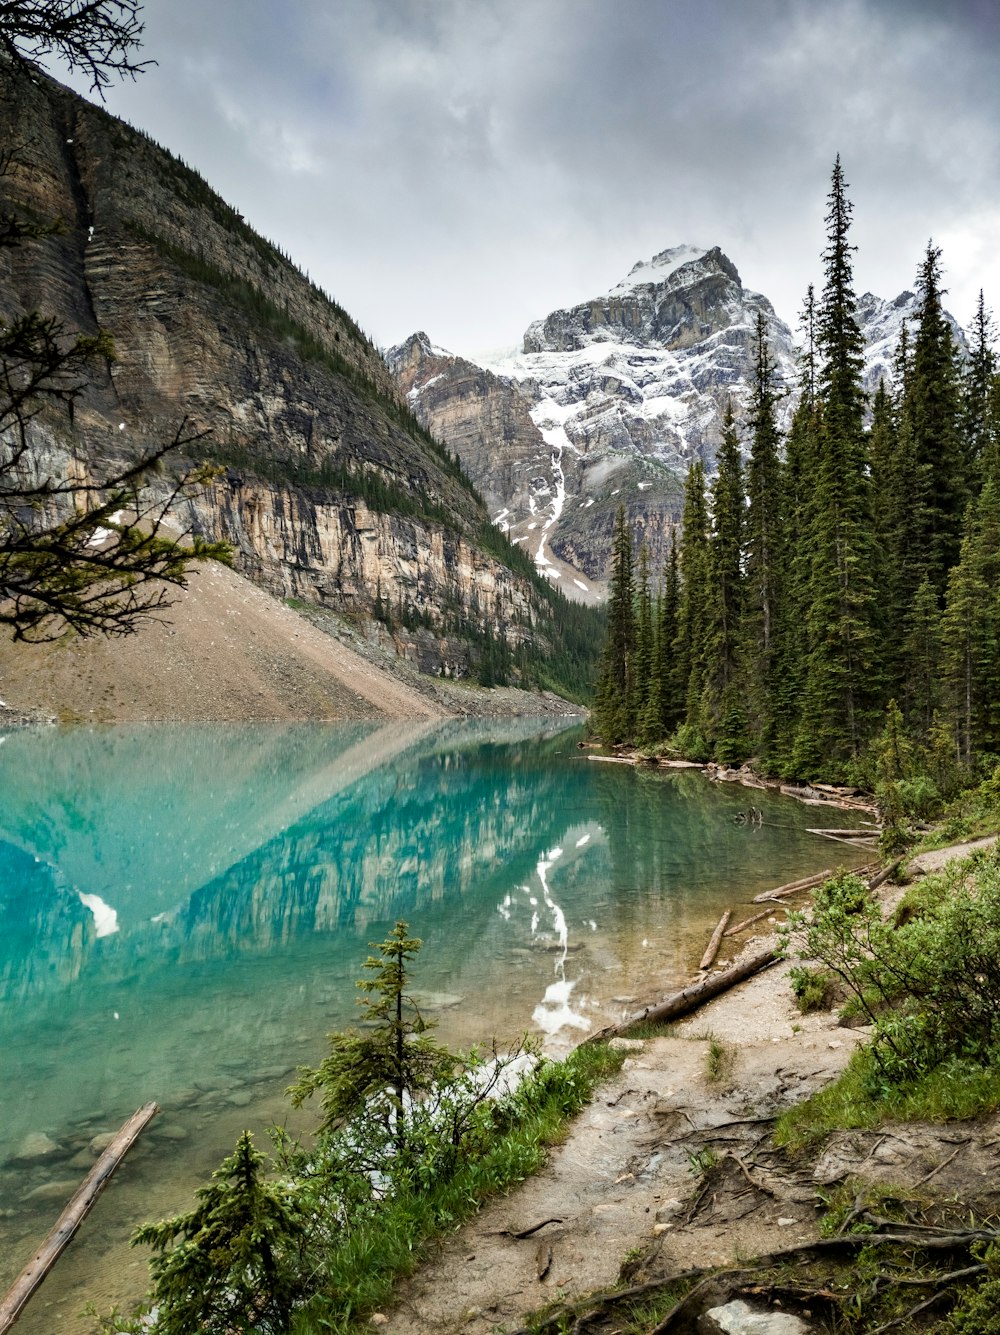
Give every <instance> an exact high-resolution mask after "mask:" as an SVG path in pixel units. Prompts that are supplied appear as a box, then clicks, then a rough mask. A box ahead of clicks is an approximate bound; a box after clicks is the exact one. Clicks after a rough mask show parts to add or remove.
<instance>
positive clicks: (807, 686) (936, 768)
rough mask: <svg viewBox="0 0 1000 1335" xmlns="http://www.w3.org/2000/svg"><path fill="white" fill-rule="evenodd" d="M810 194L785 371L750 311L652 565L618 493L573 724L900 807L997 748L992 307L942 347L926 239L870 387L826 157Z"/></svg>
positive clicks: (999, 484) (998, 579)
mask: <svg viewBox="0 0 1000 1335" xmlns="http://www.w3.org/2000/svg"><path fill="white" fill-rule="evenodd" d="M827 202H828V208H827V212H826V247H825V249H824V250H823V252H822V261H823V266H824V269H823V271H824V282H823V287H822V290H821V291H820V292H816V291H815V290H814V289H813V288H810V290H809V292H808V295H807V297H806V300H805V305H804V311H803V315H802V320H801V328H802V340H803V346H802V352H801V355H800V359H799V377H798V384H797V386H788V385H783V384H780V383H779V382H778V379H777V376H776V371H775V363H774V360H773V358H772V355H771V352H770V350H769V347H768V342H767V337H766V331H765V328H764V321H763V317H758V321H757V328H756V345H755V358H754V377H753V381H752V387H751V395H750V401H749V405H748V409H747V411H746V413H745V414H744V415H743V416H742V420H739V421H737V420H736V417H735V415H734V411H733V409H732V408H731V407H730V409H729V411H728V412H727V414H726V418H725V422H724V428H723V438H722V443H721V447H720V449H719V453H718V461H717V473H716V475H715V476H714V478H712V479H711V481H709V480H708V479H707V478H706V473H705V469H704V466H703V464H702V463H701V461H699V460H697V459H696V460H695V461H694V462H693V463H692V464H691V467H690V469H689V472H688V475H687V482H686V489H685V500H684V510H683V518H682V523H681V528H680V533H679V535H677V537H676V539H675V542H674V545H673V548H672V552H671V557H670V560H669V562H668V563H667V565H666V568H665V569H663V570H662V571H657V572H654V571H653V570H651V568H650V560H649V555H648V553H647V551H646V550H645V548H644V547H642V546H640V548H639V550H638V552H636V551H635V550H634V544H633V537H632V534H631V533H630V532H629V531H628V528H627V526H626V523H625V517H624V512H623V511H622V512H619V515H618V520H617V525H616V532H615V542H614V560H613V569H612V578H611V585H610V600H609V605H608V634H607V640H606V644H605V648H604V654H603V658H602V662H601V666H600V670H599V678H598V682H597V688H596V698H595V708H594V714H593V722H592V727H593V730H594V731H595V733H596V734H597V735H598V736H599V737H600V738H601V740H602V741H604V742H605V743H607V744H625V745H639V746H641V747H643V748H651V749H659V750H662V751H673V752H675V753H677V754H680V755H683V756H685V757H687V758H691V759H696V760H705V761H707V760H715V761H717V762H719V763H723V764H739V763H741V762H743V761H745V760H747V759H748V758H751V757H754V758H756V760H757V763H758V765H759V767H760V768H761V769H762V770H764V771H765V772H768V773H770V774H774V775H779V776H788V777H791V776H794V777H796V778H802V779H813V780H827V781H831V782H842V781H849V782H857V783H863V784H865V785H866V786H869V785H876V784H879V783H880V782H881V783H882V784H884V783H885V782H886V781H888V782H891V783H892V784H894V785H895V786H896V791H897V795H901V800H902V801H903V804H904V806H908V807H910V808H914V807H915V808H918V809H919V807H920V806H921V805H922V804H923V805H926V804H928V803H932V802H933V801H934V800H936V799H937V798H938V797H945V796H948V795H949V793H950V792H952V791H954V789H955V788H956V787H957V786H959V785H960V784H961V783H962V782H963V781H964V780H965V779H967V778H970V777H972V776H973V774H975V773H976V772H978V771H980V770H982V769H984V768H987V769H988V768H989V767H990V764H991V762H992V760H993V759H994V758H995V755H996V753H998V752H1000V377H998V374H997V365H996V356H995V351H994V347H993V327H992V320H991V316H990V313H989V311H988V309H987V307H986V306H985V305H984V302H983V297H982V293H980V297H979V303H978V308H977V311H976V314H975V318H974V321H973V325H972V330H971V335H970V339H969V346H968V349H967V350H965V349H962V348H960V346H959V344H958V342H957V340H956V338H955V335H954V334H953V331H952V326H951V324H950V322H949V319H948V316H947V315H946V313H945V310H944V307H943V304H942V298H943V295H944V288H943V286H942V258H941V252H940V250H939V249H938V248H936V247H935V246H934V244H933V243H929V244H928V246H927V250H926V253H925V255H924V257H923V259H922V261H921V263H920V265H919V269H918V273H917V284H918V297H919V317H918V319H917V320H916V321H915V327H912V328H910V329H907V328H906V326H904V328H903V333H902V335H901V337H900V341H899V343H898V346H897V349H896V356H895V369H894V375H893V376H892V380H891V383H886V382H885V380H884V379H883V380H882V381H881V382H880V384H879V386H878V388H877V391H876V392H875V393H874V394H872V395H868V394H866V393H865V390H864V386H863V378H862V365H863V363H862V353H863V340H862V335H861V331H860V327H859V322H858V318H857V298H856V295H855V291H854V287H853V255H854V251H855V247H854V246H852V244H851V240H850V229H851V215H852V206H851V203H850V200H849V198H848V194H847V185H846V182H845V179H844V173H843V169H842V166H841V162H840V159H839V157H838V159H837V161H836V163H835V165H834V168H833V173H832V180H831V187H830V192H829V196H828V201H827ZM788 395H794V396H795V405H796V406H795V408H794V412H793V413H792V414H791V416H790V419H789V425H788V428H787V430H782V429H781V427H780V425H779V417H780V416H781V414H780V409H781V406H782V400H783V399H785V397H786V396H788Z"/></svg>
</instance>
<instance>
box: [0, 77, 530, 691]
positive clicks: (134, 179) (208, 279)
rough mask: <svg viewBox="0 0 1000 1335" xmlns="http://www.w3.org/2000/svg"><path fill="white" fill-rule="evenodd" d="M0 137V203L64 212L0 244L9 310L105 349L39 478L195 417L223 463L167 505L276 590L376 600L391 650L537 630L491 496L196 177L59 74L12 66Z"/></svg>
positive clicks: (114, 453) (17, 210)
mask: <svg viewBox="0 0 1000 1335" xmlns="http://www.w3.org/2000/svg"><path fill="white" fill-rule="evenodd" d="M0 142H3V143H4V144H7V145H12V146H14V150H15V151H14V153H13V157H12V161H11V163H10V165H9V168H8V170H7V172H6V174H5V175H4V176H2V177H0V210H2V211H6V212H12V213H14V214H16V215H20V216H22V217H27V218H30V219H37V220H51V219H55V218H59V219H61V221H62V228H61V231H60V232H59V234H57V235H54V236H50V237H46V238H44V239H42V240H40V241H37V242H30V243H26V244H24V245H23V246H21V247H20V248H18V249H16V250H13V251H11V250H3V251H0V319H4V318H6V319H10V318H11V317H13V316H16V315H18V314H20V313H21V312H23V311H26V310H31V309H39V310H41V311H43V312H45V313H46V314H48V315H52V316H55V317H57V318H58V319H59V320H61V321H62V322H63V324H64V325H65V327H66V328H67V329H68V330H73V331H82V332H85V333H91V332H95V331H97V330H98V329H103V330H106V331H108V332H109V333H110V334H111V336H112V338H113V340H114V347H115V359H114V360H113V361H112V362H111V363H110V364H108V365H99V366H95V367H94V368H93V374H92V376H91V379H90V383H89V385H88V386H87V387H86V389H85V391H84V392H83V394H82V395H81V397H80V399H79V401H78V403H77V406H76V411H75V414H74V416H73V418H72V420H71V419H70V418H69V417H68V416H67V415H66V414H65V413H63V412H60V411H57V410H56V409H55V408H51V407H50V408H47V409H46V410H45V411H44V412H43V413H42V414H40V415H39V417H37V418H36V419H35V421H34V422H33V423H32V426H31V432H32V445H33V451H34V461H35V464H36V467H37V468H38V469H39V471H41V472H49V473H51V474H53V475H56V476H65V475H66V474H67V473H68V472H69V471H70V470H71V469H72V470H75V471H76V472H77V473H81V472H82V473H84V474H86V473H89V474H90V475H91V476H93V477H95V478H98V479H100V478H101V477H102V476H107V475H108V473H109V472H110V471H111V470H113V469H117V468H120V467H121V465H122V463H123V462H124V461H126V460H132V459H135V458H136V457H137V456H139V455H140V454H142V453H145V452H146V451H148V450H149V449H150V448H152V447H153V446H155V445H158V444H159V443H160V442H162V441H163V440H164V439H170V438H172V437H173V435H174V433H175V431H176V430H177V428H178V427H179V425H180V424H181V422H182V421H185V422H186V427H187V431H188V434H191V433H197V432H203V431H207V432H208V433H209V435H208V436H207V438H206V439H205V440H204V441H202V442H199V443H198V445H197V446H196V447H192V449H193V450H194V452H195V453H196V454H197V455H198V456H199V457H201V456H207V457H209V458H211V459H213V460H215V461H217V462H218V463H220V464H221V465H223V466H224V471H223V472H222V474H221V475H220V477H219V478H218V480H217V481H216V483H215V484H214V485H213V486H212V487H211V488H210V489H209V490H207V491H205V492H204V493H202V494H200V495H199V496H198V497H196V498H195V499H194V500H193V501H192V502H191V508H190V511H189V512H188V513H186V514H183V515H181V516H179V518H180V519H181V520H182V521H185V522H192V521H193V523H194V526H195V529H196V530H197V531H199V532H201V533H203V534H204V535H206V536H208V537H211V538H222V539H225V540H227V541H229V542H230V543H231V544H232V545H233V548H234V551H235V560H236V564H237V567H238V568H239V569H240V570H242V571H243V572H245V573H247V574H249V575H250V576H251V577H252V578H253V579H255V580H256V581H257V582H259V583H260V584H262V585H264V586H265V587H266V588H268V589H269V590H271V591H272V592H274V593H275V594H277V595H279V596H282V597H294V598H300V599H303V600H307V601H310V602H316V603H319V604H322V605H324V606H328V607H332V608H335V609H337V610H339V611H346V612H358V613H370V612H372V611H373V610H375V611H382V613H383V620H384V621H385V622H386V623H391V624H392V625H393V626H394V627H395V633H396V634H397V636H398V637H400V647H401V648H405V647H406V645H405V642H406V640H407V636H408V632H407V631H406V630H405V629H404V627H405V626H411V627H412V626H414V625H418V626H420V627H421V628H423V630H424V631H425V636H424V638H425V640H426V638H427V636H426V632H427V631H430V632H432V634H440V635H445V634H448V633H452V634H454V633H456V632H459V631H464V632H467V633H469V634H471V635H472V637H473V639H475V636H476V634H482V633H485V632H487V631H488V632H489V634H490V635H493V636H502V637H504V638H506V639H507V640H508V642H509V643H510V644H512V645H515V644H517V643H519V642H521V641H523V640H526V639H527V640H530V639H532V638H533V637H536V636H537V635H538V634H542V633H543V632H544V629H545V626H546V625H547V624H548V623H549V622H550V621H551V606H550V600H549V601H547V600H546V599H545V598H544V597H542V596H541V595H540V594H539V592H538V590H537V588H535V587H534V586H533V584H532V581H531V579H529V578H528V577H527V576H526V573H525V570H524V569H523V568H522V569H521V570H520V571H517V572H515V571H514V570H512V569H511V568H510V566H509V565H508V564H505V561H504V546H503V542H502V541H498V540H497V535H496V534H495V533H493V532H491V531H490V530H489V523H488V514H487V512H486V510H485V509H484V507H483V504H482V501H481V500H480V498H479V497H478V496H477V495H476V494H475V491H474V490H473V488H472V487H471V486H470V484H469V483H468V480H467V479H466V477H465V476H464V474H463V473H462V471H461V469H460V468H459V467H458V466H457V464H456V462H455V460H454V458H453V457H452V456H451V455H450V454H449V453H448V452H447V451H446V450H444V449H443V448H442V447H440V446H439V445H437V443H436V442H435V441H434V440H432V439H431V437H430V436H429V435H428V434H427V433H426V432H425V431H424V430H423V429H422V428H421V427H420V426H419V425H418V424H417V422H416V421H415V419H414V418H413V417H412V415H411V414H410V412H409V411H408V409H407V408H406V406H405V404H404V403H403V402H402V401H401V399H400V397H399V395H398V391H397V389H396V387H395V385H394V382H393V380H392V378H391V376H390V374H389V372H388V370H387V369H386V366H385V364H384V362H383V361H382V359H381V357H380V356H379V354H378V352H377V351H376V349H375V348H374V347H373V346H372V344H371V343H370V342H369V341H368V339H366V338H365V337H364V335H363V334H362V333H361V331H360V330H359V329H358V327H357V326H356V324H355V323H354V321H353V320H351V318H350V317H349V316H348V315H347V314H346V312H344V311H343V310H341V309H340V308H339V307H338V306H337V305H336V303H334V302H333V301H331V300H330V299H329V298H328V297H327V296H326V295H325V294H324V293H322V292H321V291H320V290H319V289H318V288H316V287H315V286H314V285H313V284H311V283H310V282H309V281H308V279H307V278H305V277H304V276H303V275H302V274H301V273H299V272H298V271H297V270H296V269H295V268H294V267H293V266H292V265H291V264H290V263H289V262H288V260H287V259H286V258H285V257H284V256H283V255H282V254H281V253H280V252H279V251H278V250H277V249H276V248H275V247H274V246H273V245H271V244H270V243H269V242H267V241H265V240H263V239H262V238H261V237H259V236H257V235H256V234H255V233H254V232H253V231H252V230H251V229H250V228H249V227H247V225H246V224H245V223H244V222H243V220H242V219H241V218H240V216H239V215H238V214H237V213H235V212H234V211H233V210H232V209H231V208H229V207H228V206H227V205H226V204H225V203H224V202H223V201H222V200H221V199H220V198H219V197H218V196H217V195H216V194H214V192H213V191H211V190H210V189H209V187H208V186H207V185H206V184H205V182H204V181H203V180H202V179H201V178H200V177H199V176H197V175H196V174H195V173H194V172H192V171H190V170H189V169H188V168H186V167H185V166H184V165H183V164H182V163H181V162H179V161H178V160H177V159H175V158H173V157H172V156H171V155H170V154H169V153H167V152H165V151H164V150H162V149H161V148H159V147H157V146H156V145H155V144H154V143H152V142H151V141H150V140H148V139H147V138H145V137H143V136H142V135H140V134H139V133H137V132H136V131H134V130H132V129H131V128H129V127H128V126H126V125H124V124H123V123H122V122H120V121H118V120H116V119H115V118H114V117H111V116H109V115H107V114H106V113H105V112H104V111H102V110H101V109H100V108H97V107H94V106H91V105H90V104H88V103H86V102H85V101H83V100H82V99H80V98H78V97H77V96H75V95H74V94H73V93H71V92H69V91H68V90H66V89H64V88H62V87H60V86H59V85H58V84H55V83H53V82H52V81H50V80H48V79H45V78H42V77H39V78H37V79H35V80H33V81H29V80H28V79H27V78H24V77H17V78H15V77H14V76H13V74H12V73H11V72H10V71H8V70H5V71H4V79H3V83H2V88H0ZM183 462H184V461H178V462H177V465H176V466H177V467H178V468H179V467H181V466H182V463H183ZM188 462H189V461H188ZM421 652H422V655H423V660H424V661H425V665H426V666H429V667H432V668H433V667H434V666H435V664H434V662H433V661H431V662H426V660H427V658H428V651H427V648H426V645H424V647H423V648H422V651H421ZM448 655H449V659H450V665H451V666H452V667H453V668H454V669H455V670H458V671H460V672H461V671H465V670H467V669H468V666H469V662H468V655H467V654H466V655H464V658H465V661H464V662H463V661H455V657H456V655H455V649H454V645H451V646H450V647H449V650H448ZM429 656H430V659H431V660H433V658H434V653H433V650H432V651H430V655H429ZM472 657H473V658H474V657H475V652H474V651H473V654H472ZM462 658H463V654H462V653H461V652H459V654H458V660H462ZM437 666H438V667H439V668H440V666H441V664H440V663H438V664H437Z"/></svg>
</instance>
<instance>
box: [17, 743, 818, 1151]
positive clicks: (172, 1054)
mask: <svg viewBox="0 0 1000 1335" xmlns="http://www.w3.org/2000/svg"><path fill="white" fill-rule="evenodd" d="M578 735H579V734H578V732H575V731H565V730H564V731H561V732H560V731H559V730H558V728H555V729H554V728H551V727H549V728H545V726H544V724H543V725H540V723H539V721H538V720H525V721H521V722H518V723H514V724H506V725H504V724H501V725H497V724H496V723H489V724H485V723H457V722H451V723H446V724H443V725H442V724H428V723H420V724H415V725H412V726H407V725H405V724H399V723H395V724H393V725H392V726H391V727H383V728H378V727H372V726H370V725H359V726H346V727H330V726H305V725H297V726H282V727H253V728H239V727H220V728H206V727H198V728H192V727H179V726H178V727H167V726H156V727H152V726H151V727H128V728H101V729H86V730H85V729H74V730H57V729H51V730H40V731H25V732H22V733H15V734H12V735H9V736H8V737H7V738H6V739H5V740H4V744H3V746H0V792H2V794H3V803H2V809H0V1050H2V1052H3V1071H2V1074H3V1081H2V1084H0V1104H2V1117H0V1164H2V1162H3V1160H4V1159H6V1158H7V1157H8V1155H9V1154H10V1153H11V1152H12V1150H11V1147H12V1146H13V1145H16V1144H17V1143H18V1142H19V1140H20V1139H21V1138H22V1137H23V1136H24V1135H25V1134H26V1133H27V1132H28V1131H35V1130H44V1131H46V1132H48V1133H49V1134H51V1135H54V1136H57V1137H58V1135H59V1134H60V1132H62V1131H63V1130H64V1129H65V1128H66V1127H67V1126H72V1125H73V1124H74V1122H76V1121H85V1120H86V1118H87V1117H89V1116H92V1115H93V1114H95V1113H100V1114H102V1115H103V1116H105V1117H107V1118H108V1119H109V1120H113V1119H114V1118H115V1117H120V1116H123V1115H125V1114H127V1113H128V1112H130V1111H132V1110H133V1109H134V1108H135V1107H137V1106H139V1104H140V1103H142V1102H144V1101H146V1100H147V1099H150V1098H156V1099H157V1100H158V1101H160V1102H161V1103H162V1104H164V1105H167V1106H169V1104H170V1101H171V1098H172V1097H174V1096H175V1095H176V1094H177V1093H178V1092H179V1091H183V1090H185V1089H187V1088H189V1087H191V1086H192V1085H197V1084H198V1082H199V1081H204V1080H206V1079H211V1078H212V1076H213V1074H218V1072H220V1071H223V1070H225V1071H226V1072H228V1073H229V1074H230V1075H233V1073H234V1072H235V1073H237V1074H238V1075H239V1077H240V1078H247V1079H249V1078H250V1077H251V1075H252V1074H253V1073H254V1072H255V1071H257V1072H259V1071H261V1070H264V1069H265V1068H274V1069H275V1070H287V1069H288V1068H290V1067H291V1066H292V1065H294V1064H295V1063H296V1062H298V1061H315V1060H317V1059H318V1058H319V1056H320V1055H321V1053H322V1047H323V1042H322V1036H323V1034H324V1033H325V1032H327V1031H328V1030H330V1029H331V1028H336V1027H340V1026H343V1025H346V1024H349V1023H351V1022H353V1020H354V1018H355V1016H356V1014H357V1012H356V1009H355V998H356V995H357V993H356V989H355V987H354V980H355V979H356V977H357V975H358V971H359V967H360V965H361V962H362V961H363V959H364V958H365V956H366V954H367V947H368V943H369V942H370V941H373V940H377V939H381V938H382V937H383V936H384V935H385V933H386V931H387V930H388V929H389V928H390V927H391V925H392V923H393V922H394V921H395V920H396V919H397V918H405V919H406V920H407V921H408V922H409V924H410V927H411V930H412V932H413V933H414V934H415V935H417V936H420V937H422V938H423V939H424V941H425V943H426V948H425V950H424V952H423V953H422V955H421V957H420V959H419V961H418V962H417V965H416V979H415V985H416V986H417V987H418V988H419V989H420V990H421V993H422V994H423V996H424V997H425V999H426V1003H425V1004H426V1005H427V1008H428V1010H429V1013H430V1015H431V1017H432V1018H435V1019H437V1020H439V1022H440V1026H441V1028H440V1034H441V1037H442V1038H444V1039H446V1040H447V1041H462V1042H466V1043H467V1042H472V1041H474V1040H476V1039H480V1040H486V1041H488V1040H489V1039H490V1038H491V1037H492V1036H493V1035H494V1034H496V1035H497V1036H498V1037H500V1038H508V1037H513V1036H515V1035H516V1034H518V1033H520V1032H523V1031H525V1030H531V1029H534V1030H536V1031H540V1032H541V1034H542V1035H544V1037H545V1040H546V1042H547V1043H548V1044H552V1045H553V1046H554V1047H555V1048H556V1049H559V1048H563V1049H565V1048H566V1047H567V1046H569V1045H570V1043H572V1042H575V1041H577V1040H578V1039H579V1038H580V1037H581V1036H582V1035H583V1034H584V1033H586V1032H588V1031H589V1030H590V1029H592V1028H596V1027H599V1026H600V1025H601V1024H603V1023H606V1022H608V1021H609V1020H611V1019H614V1018H618V1017H619V1016H620V1015H621V1014H622V1013H623V1010H624V1009H626V1008H627V998H628V996H629V994H630V993H632V992H634V991H635V990H636V989H638V988H641V987H648V986H649V984H650V981H651V980H653V981H655V982H656V983H658V984H660V985H664V986H666V985H669V984H670V983H671V982H672V981H674V980H676V979H679V978H681V977H683V976H684V975H685V974H686V972H687V969H688V967H689V963H688V960H689V957H690V952H691V941H692V939H693V938H697V940H698V942H699V943H700V942H701V940H702V938H703V936H704V925H705V924H706V923H707V922H709V921H710V920H712V919H714V917H716V916H717V915H718V913H719V912H721V909H722V908H723V907H726V906H727V905H728V904H729V903H730V902H732V901H733V900H734V899H735V900H737V901H738V900H739V899H740V898H746V897H747V896H748V895H750V894H752V893H753V892H754V891H755V890H757V889H759V888H761V886H762V885H774V884H777V883H778V881H780V880H782V879H789V878H790V877H791V875H792V874H799V873H801V872H802V871H803V870H806V871H808V870H809V869H811V868H816V867H819V866H821V865H823V859H824V858H825V859H826V860H828V861H829V859H830V853H829V848H828V846H827V847H823V846H822V841H820V840H817V839H815V838H813V837H812V836H810V835H808V834H807V833H805V826H806V825H807V824H808V823H809V820H810V816H809V813H808V811H806V810H804V809H803V808H800V807H798V806H797V804H795V803H793V802H789V801H786V800H783V799H774V798H770V797H767V796H765V795H759V794H756V793H755V794H754V801H755V803H756V804H757V805H758V806H763V807H764V810H765V815H766V817H767V821H766V823H765V826H764V828H763V829H759V830H752V831H751V830H747V829H741V828H738V827H737V826H736V825H735V824H734V822H733V820H732V816H733V814H734V813H735V812H736V811H737V810H738V809H739V808H740V805H741V803H742V805H744V806H745V805H747V798H746V794H745V792H741V791H739V790H737V791H733V790H732V789H720V788H718V787H715V786H712V785H709V784H708V783H706V782H705V780H704V778H703V776H701V775H699V774H691V773H684V772H666V773H646V772H637V771H635V770H632V769H629V768H627V767H624V766H617V765H614V766H612V765H601V764H593V763H589V762H588V761H587V759H586V758H585V757H584V756H583V755H582V754H581V753H580V752H579V751H578V750H577V748H576V745H575V743H576V740H577V738H578ZM734 886H735V887H739V890H738V893H735V894H734ZM699 948H700V947H699ZM616 997H617V998H618V1000H617V1001H616V1000H614V998H616ZM622 998H626V1000H623V999H622Z"/></svg>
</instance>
